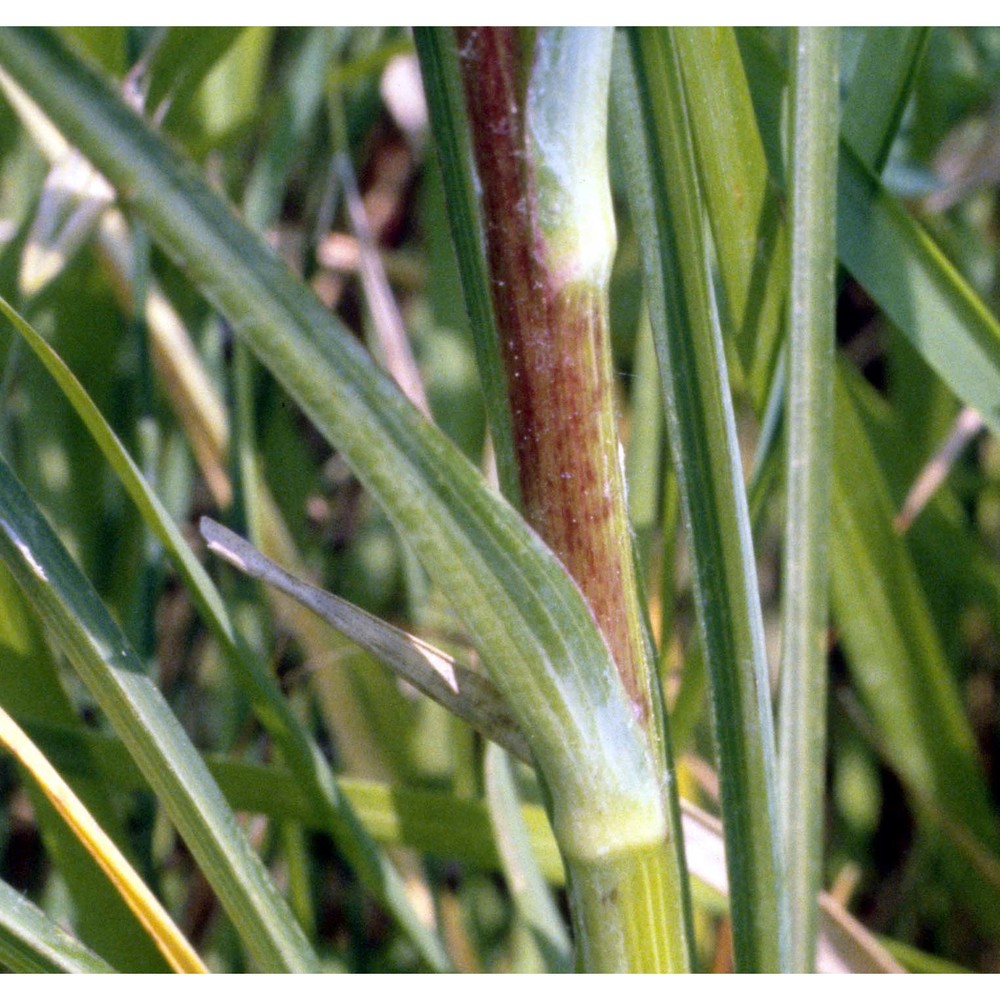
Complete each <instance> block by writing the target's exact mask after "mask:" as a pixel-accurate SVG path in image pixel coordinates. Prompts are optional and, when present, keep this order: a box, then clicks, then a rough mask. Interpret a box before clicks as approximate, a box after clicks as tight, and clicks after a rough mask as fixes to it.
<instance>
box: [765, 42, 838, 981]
mask: <svg viewBox="0 0 1000 1000" xmlns="http://www.w3.org/2000/svg"><path fill="white" fill-rule="evenodd" d="M838 32H839V29H837V28H797V29H793V35H792V37H793V39H794V51H795V68H794V72H793V74H792V111H791V118H792V132H791V139H790V142H789V150H790V154H789V159H790V164H789V174H790V180H791V203H790V224H789V228H790V234H791V286H790V289H789V309H788V315H789V322H788V338H789V348H788V412H787V420H786V423H785V426H786V427H787V429H788V437H787V441H788V443H787V451H786V475H785V481H786V484H787V515H786V517H787V519H786V523H785V545H784V562H783V566H784V572H783V574H782V600H781V626H782V627H781V635H782V640H781V642H782V645H781V711H780V731H779V750H780V753H779V805H780V813H781V830H782V847H783V854H784V868H785V871H786V873H787V878H788V895H789V906H790V916H791V934H790V937H791V960H792V968H793V969H794V970H795V971H796V972H812V971H813V968H814V965H815V961H816V929H817V925H818V911H817V908H816V902H815V901H816V896H817V894H818V893H819V890H820V886H821V884H822V874H823V804H824V801H825V789H826V781H825V778H826V688H827V685H826V671H827V665H826V652H827V616H828V608H827V586H828V579H829V569H828V562H827V552H828V548H829V532H830V478H831V464H832V449H831V445H832V437H833V429H832V426H831V424H832V417H833V384H832V383H833V357H834V340H835V331H834V317H835V312H836V305H835V299H836V295H835V288H834V273H835V270H836V228H835V227H836V203H835V199H836V183H837V131H838V124H839V122H838V111H839V94H838V89H837V79H838V69H839V66H838V48H839V44H838V43H839V37H838Z"/></svg>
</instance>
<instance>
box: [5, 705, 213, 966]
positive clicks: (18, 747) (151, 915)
mask: <svg viewBox="0 0 1000 1000" xmlns="http://www.w3.org/2000/svg"><path fill="white" fill-rule="evenodd" d="M0 743H2V744H3V745H4V746H5V747H6V748H7V749H8V750H9V751H10V752H11V753H12V754H14V756H15V757H16V758H17V759H18V760H19V761H20V762H21V764H22V765H23V766H24V767H25V768H26V769H27V770H28V771H29V772H30V773H31V775H32V777H33V778H34V779H35V780H36V781H37V782H38V783H39V785H40V786H41V787H42V789H43V790H44V792H45V794H46V796H47V797H48V799H49V801H50V802H51V803H52V805H53V806H54V807H55V809H56V810H57V811H58V812H59V815H60V816H62V817H63V819H64V820H65V821H66V822H67V823H68V824H69V826H70V829H72V831H73V833H74V834H75V835H76V836H77V837H78V838H79V840H80V842H81V843H83V844H84V845H85V846H86V848H87V850H88V851H89V852H90V853H91V854H92V855H93V857H94V859H95V860H96V861H97V863H98V864H99V865H100V866H101V868H102V869H103V871H104V873H105V874H106V875H107V877H108V879H109V880H110V881H111V882H112V884H113V885H114V886H115V889H116V890H117V891H118V893H119V894H120V895H121V897H122V898H123V899H124V900H125V901H126V903H127V904H128V907H129V909H130V910H132V912H133V913H134V914H135V915H136V917H137V918H138V919H139V921H140V922H141V923H142V925H143V927H145V929H146V931H147V933H148V934H149V935H150V936H151V937H152V938H153V940H154V941H155V942H156V946H157V947H158V948H159V949H160V951H161V952H162V953H163V955H164V957H165V958H166V959H167V961H168V962H169V963H170V965H171V967H172V968H173V970H174V971H175V972H207V971H208V970H207V969H206V968H205V966H204V964H203V963H202V961H201V959H200V958H199V957H198V955H197V953H196V952H195V951H194V949H193V948H192V947H191V945H190V943H189V942H188V941H187V939H186V938H185V937H184V935H183V934H182V933H181V932H180V930H179V929H178V927H177V925H176V924H175V923H174V922H173V920H171V918H170V915H169V914H168V913H167V912H166V910H164V909H163V907H162V906H161V905H160V902H159V900H157V898H156V897H155V896H154V895H153V894H152V893H151V892H150V891H149V889H148V888H147V887H146V885H145V883H144V882H143V881H142V879H141V878H139V875H138V874H137V873H136V871H135V869H134V868H133V867H132V866H131V865H130V864H129V863H128V861H127V860H126V859H125V856H124V855H123V854H122V853H121V851H119V850H118V848H117V847H116V846H115V843H114V841H113V840H112V839H111V838H110V837H109V836H108V835H107V834H106V833H105V832H104V831H103V830H102V829H101V827H100V825H99V824H98V823H97V822H96V821H95V819H94V817H93V816H92V815H91V814H90V812H89V811H88V810H87V807H86V806H85V805H84V804H83V803H82V802H81V801H80V800H79V799H78V798H77V797H76V795H75V794H74V792H73V789H72V788H70V787H69V785H67V784H66V782H65V781H64V780H63V779H62V777H61V776H60V774H59V772H58V771H56V769H55V768H54V767H53V766H52V765H51V764H50V763H49V761H48V760H46V758H45V756H44V754H42V753H41V751H40V750H39V749H38V747H36V746H35V744H34V743H32V742H31V740H30V739H29V738H28V736H27V734H26V733H25V732H24V730H23V729H21V727H20V726H19V725H18V724H17V723H16V722H15V721H14V720H13V719H12V718H11V717H10V716H9V715H8V714H7V713H6V712H5V711H4V710H3V709H2V708H0Z"/></svg>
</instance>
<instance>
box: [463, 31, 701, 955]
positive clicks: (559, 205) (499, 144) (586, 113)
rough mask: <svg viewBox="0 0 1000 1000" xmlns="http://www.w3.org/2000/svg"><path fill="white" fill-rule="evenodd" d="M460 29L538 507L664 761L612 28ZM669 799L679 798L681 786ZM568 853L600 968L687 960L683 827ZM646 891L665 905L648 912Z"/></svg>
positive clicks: (519, 451)
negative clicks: (632, 386)
mask: <svg viewBox="0 0 1000 1000" xmlns="http://www.w3.org/2000/svg"><path fill="white" fill-rule="evenodd" d="M456 42H457V46H458V50H459V67H460V71H461V74H462V82H463V89H464V93H465V102H466V111H467V116H468V125H469V134H470V138H471V145H472V153H473V159H474V163H475V167H476V170H477V173H478V180H479V190H480V192H481V194H480V205H481V212H482V218H483V222H484V225H483V230H484V236H485V244H486V247H485V249H486V259H487V262H488V265H489V275H490V295H491V300H492V307H493V313H494V315H495V317H496V324H497V328H498V331H499V339H500V344H499V347H500V352H499V353H500V356H501V360H502V366H503V371H504V375H505V381H506V389H507V395H508V398H509V401H510V413H511V419H512V425H513V438H514V452H515V456H516V460H517V472H518V485H519V491H520V498H521V504H522V510H523V512H524V515H525V517H526V519H527V521H528V523H529V524H531V525H532V527H534V528H535V530H536V531H537V532H538V533H539V534H540V535H541V536H542V538H543V539H544V540H545V541H546V542H547V543H548V545H549V546H550V547H551V548H552V550H553V551H554V552H555V553H556V555H557V556H558V557H559V558H560V560H561V561H562V562H563V564H564V565H565V566H566V568H567V570H568V571H569V573H570V575H571V576H572V577H573V579H574V580H575V581H576V582H577V584H578V586H579V587H580V589H581V590H582V591H583V594H584V596H585V598H586V599H587V602H588V604H589V606H590V608H591V610H592V612H593V614H594V617H595V619H596V620H597V623H598V625H599V627H600V629H601V632H602V634H603V636H604V639H605V641H606V642H607V644H608V648H609V650H610V652H611V654H612V657H613V659H614V661H615V665H616V667H617V670H618V674H619V677H620V679H621V682H622V686H623V688H624V694H625V695H626V697H627V698H628V701H629V708H630V711H631V713H632V714H633V715H634V716H635V718H636V719H637V720H639V722H640V725H641V726H642V729H643V732H644V735H645V739H646V741H647V743H648V745H649V748H650V749H651V750H652V751H653V754H654V757H653V759H654V760H655V761H657V762H658V764H657V766H658V767H659V768H661V769H665V768H666V766H667V765H666V761H667V759H668V758H667V752H666V736H665V732H664V727H665V723H664V719H663V712H662V698H661V694H660V691H659V687H658V679H657V677H656V671H655V667H654V660H653V657H652V655H651V650H650V647H649V644H648V641H647V638H646V634H645V631H644V626H643V619H642V610H641V607H640V604H639V597H638V593H639V591H638V587H637V581H636V577H635V566H634V562H633V558H632V540H631V534H630V531H629V527H628V518H627V511H626V504H625V489H624V481H623V472H622V463H621V457H620V444H619V439H618V434H617V426H616V420H615V412H614V397H613V391H612V390H613V373H612V364H611V348H610V337H609V319H608V290H607V289H608V279H609V276H610V270H611V262H612V259H613V256H614V250H615V228H614V217H613V213H612V208H611V199H610V187H609V184H608V178H607V152H606V144H607V132H606V129H607V91H608V83H609V77H610V63H611V43H612V34H611V32H610V31H606V30H574V29H540V30H538V31H537V32H532V31H519V30H517V29H492V28H469V29H459V30H458V31H457V32H456ZM663 806H664V812H665V814H666V815H669V816H673V815H674V810H673V809H672V808H671V805H670V802H669V798H668V797H667V796H666V795H665V796H664V802H663ZM581 808H583V806H582V805H581ZM668 827H669V824H668ZM675 832H676V831H674V833H675ZM670 845H672V846H670ZM566 863H567V868H568V870H569V872H570V878H571V881H572V884H573V893H572V898H573V899H574V901H575V904H576V905H574V907H573V912H574V920H575V923H576V928H577V932H578V938H579V944H580V953H579V960H580V962H581V963H582V964H583V967H584V968H586V969H588V970H595V971H596V970H605V971H606V970H611V969H635V970H639V969H643V970H646V971H651V970H652V969H654V968H657V969H667V968H670V969H682V968H687V966H688V956H687V948H688V944H687V940H688V934H687V930H686V926H685V917H684V912H685V907H686V904H685V892H686V889H685V884H686V883H685V879H684V878H683V877H682V875H681V873H682V872H683V871H684V867H683V860H682V857H681V841H680V838H679V837H677V836H675V835H673V834H672V835H671V836H669V837H668V844H664V843H646V844H637V845H636V846H635V849H634V852H631V851H630V852H627V853H624V854H621V855H614V856H613V857H612V859H611V860H609V859H608V857H605V856H601V857H598V856H596V855H594V856H592V857H588V858H579V857H574V856H573V855H572V854H571V853H568V854H567V856H566ZM664 893H667V895H666V896H665V895H664ZM633 907H638V908H639V910H637V911H636V912H639V911H643V912H645V911H646V910H648V911H649V912H652V913H655V914H657V918H656V920H654V921H652V922H646V921H644V920H642V919H638V918H634V916H635V915H634V914H633V913H632V908H633ZM661 918H662V919H661Z"/></svg>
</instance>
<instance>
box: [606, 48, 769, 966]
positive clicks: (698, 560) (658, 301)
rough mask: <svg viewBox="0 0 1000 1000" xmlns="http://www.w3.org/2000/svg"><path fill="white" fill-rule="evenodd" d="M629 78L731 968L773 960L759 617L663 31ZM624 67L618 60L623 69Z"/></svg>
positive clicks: (679, 98)
mask: <svg viewBox="0 0 1000 1000" xmlns="http://www.w3.org/2000/svg"><path fill="white" fill-rule="evenodd" d="M629 42H630V53H631V60H632V72H633V73H634V77H632V78H629V79H626V78H625V76H624V74H623V76H622V77H620V78H619V81H618V83H619V86H618V87H617V91H616V94H615V97H616V105H617V107H616V114H617V115H618V117H619V118H620V119H621V121H622V128H621V136H622V139H623V140H624V141H627V142H628V143H629V147H628V155H627V156H626V157H625V162H627V163H629V164H630V165H631V171H630V178H629V180H630V184H631V190H630V200H631V203H632V209H633V216H634V217H635V219H636V223H637V228H638V229H639V232H640V235H641V238H642V243H643V245H644V246H645V247H646V248H647V256H646V260H645V273H646V279H647V288H648V295H649V300H650V311H651V315H652V318H653V330H654V335H655V337H656V346H657V354H658V357H659V362H660V377H661V381H662V383H663V394H664V399H665V405H666V411H667V415H668V427H669V437H670V442H671V447H672V449H673V455H674V465H675V467H676V469H677V475H678V480H679V482H680V485H681V496H682V503H683V509H684V515H685V523H686V526H687V529H688V533H689V539H690V545H691V551H692V556H693V559H692V561H693V572H694V580H695V594H696V601H697V606H698V620H699V628H700V630H701V633H702V637H703V641H704V644H705V650H706V653H707V661H708V667H709V671H710V676H711V679H712V684H711V688H712V700H713V708H714V713H715V735H716V739H717V742H718V753H719V761H720V779H721V787H722V810H723V817H724V822H725V827H726V837H727V843H728V858H729V866H730V881H731V884H732V909H733V926H734V932H735V938H734V947H735V951H736V963H737V969H738V970H741V971H746V972H749V971H765V970H768V971H779V970H780V969H781V968H783V967H784V966H785V962H786V959H785V949H786V940H785V938H786V930H785V926H786V920H785V903H784V896H783V891H782V886H781V879H780V875H779V868H778V857H777V842H776V839H775V832H776V830H777V812H776V801H775V791H776V780H775V779H776V775H775V766H776V765H775V754H774V733H773V723H772V718H771V705H770V694H769V682H768V672H767V662H766V658H765V654H764V644H763V624H762V621H761V611H760V600H759V597H758V594H757V583H756V568H755V565H754V557H753V546H752V543H751V540H750V526H749V519H748V514H747V505H746V494H745V491H744V488H743V478H742V471H741V467H740V459H739V450H738V446H737V443H736V430H735V423H734V418H733V410H732V400H731V398H730V395H729V384H728V378H727V374H726V366H725V360H724V357H723V352H722V343H721V338H720V335H719V330H718V325H717V323H716V321H715V317H714V315H713V309H712V301H711V293H710V289H709V285H708V272H707V267H706V263H707V255H706V250H705V246H704V243H703V232H702V218H703V216H702V212H703V206H702V202H701V198H700V195H699V192H698V186H697V177H696V175H695V164H694V152H693V149H692V145H691V136H690V130H689V125H688V120H687V111H686V107H685V99H684V91H683V85H682V82H681V78H680V71H679V67H678V65H677V59H676V51H675V48H674V43H673V41H672V38H671V35H670V34H669V33H667V32H663V31H656V30H637V31H633V32H631V33H630V35H629ZM625 68H626V67H625V66H624V64H622V65H621V66H620V69H622V70H625Z"/></svg>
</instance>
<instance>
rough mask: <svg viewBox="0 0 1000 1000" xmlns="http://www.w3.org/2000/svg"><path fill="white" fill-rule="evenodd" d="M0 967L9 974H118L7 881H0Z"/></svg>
mask: <svg viewBox="0 0 1000 1000" xmlns="http://www.w3.org/2000/svg"><path fill="white" fill-rule="evenodd" d="M0 966H2V967H4V968H6V969H7V970H9V971H10V972H93V973H108V972H114V971H115V970H114V969H113V968H112V967H111V966H110V965H108V963H107V962H105V961H104V959H103V958H101V957H100V956H99V955H95V954H94V953H93V952H92V951H91V950H90V949H89V948H88V947H87V946H86V945H84V944H81V943H80V942H79V941H77V940H76V938H74V937H72V936H71V935H69V934H67V933H66V932H65V931H64V930H63V929H62V928H61V927H60V926H59V925H58V924H56V923H54V922H53V921H51V920H50V919H49V918H48V917H47V916H46V915H45V914H44V913H43V912H42V911H41V910H39V909H38V907H37V906H35V905H34V904H33V903H30V902H29V901H28V900H26V899H25V898H24V897H23V896H22V895H21V894H20V893H19V892H17V890H15V889H12V888H11V887H10V886H9V885H8V884H7V883H6V882H0Z"/></svg>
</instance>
